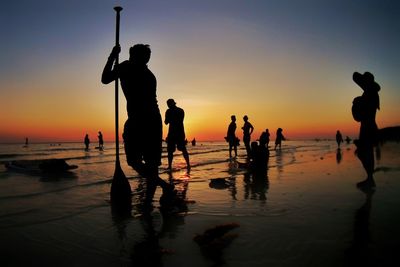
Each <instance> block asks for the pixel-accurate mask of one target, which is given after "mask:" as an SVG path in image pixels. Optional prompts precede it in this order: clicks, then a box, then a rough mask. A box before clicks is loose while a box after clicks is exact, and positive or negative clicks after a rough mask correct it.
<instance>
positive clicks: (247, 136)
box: [242, 115, 254, 158]
mask: <svg viewBox="0 0 400 267" xmlns="http://www.w3.org/2000/svg"><path fill="white" fill-rule="evenodd" d="M243 120H244V125H243V127H242V129H243V143H244V145H245V147H246V152H247V158H250V157H251V148H250V140H251V134H252V133H253V131H254V127H253V125H251V123H250V122H249V118H248V117H247V115H244V117H243Z"/></svg>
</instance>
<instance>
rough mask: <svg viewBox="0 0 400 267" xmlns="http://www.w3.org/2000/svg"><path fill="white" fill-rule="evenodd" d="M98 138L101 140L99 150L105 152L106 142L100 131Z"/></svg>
mask: <svg viewBox="0 0 400 267" xmlns="http://www.w3.org/2000/svg"><path fill="white" fill-rule="evenodd" d="M97 138H98V139H99V149H100V150H103V149H104V140H103V134H102V133H101V132H100V131H99V134H98V135H97Z"/></svg>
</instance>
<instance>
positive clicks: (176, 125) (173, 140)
mask: <svg viewBox="0 0 400 267" xmlns="http://www.w3.org/2000/svg"><path fill="white" fill-rule="evenodd" d="M167 105H168V109H167V111H166V112H165V121H164V123H165V124H166V125H168V124H169V129H168V136H167V151H168V169H170V170H171V169H172V160H173V158H174V152H175V150H176V149H178V150H179V151H182V155H183V157H184V159H185V161H186V165H187V168H190V163H189V154H188V152H187V149H186V143H187V142H186V138H185V128H184V126H183V120H184V118H185V112H184V110H183V109H181V108H180V107H177V106H176V102H175V100H173V99H172V98H170V99H168V100H167Z"/></svg>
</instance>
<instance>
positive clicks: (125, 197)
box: [110, 6, 132, 202]
mask: <svg viewBox="0 0 400 267" xmlns="http://www.w3.org/2000/svg"><path fill="white" fill-rule="evenodd" d="M114 10H115V11H116V12H117V16H116V31H115V45H116V46H118V45H119V20H120V12H121V10H122V7H120V6H116V7H114ZM118 61H119V58H118V55H117V58H116V59H115V66H117V65H118ZM118 82H119V81H118V76H117V78H116V79H115V171H114V177H113V180H112V183H111V192H110V196H111V200H113V201H118V202H119V201H121V200H122V201H130V197H131V193H132V190H131V186H130V184H129V182H128V179H126V176H125V174H124V172H123V171H122V168H121V164H120V162H119V134H118Z"/></svg>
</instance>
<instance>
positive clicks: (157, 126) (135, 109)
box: [101, 44, 173, 207]
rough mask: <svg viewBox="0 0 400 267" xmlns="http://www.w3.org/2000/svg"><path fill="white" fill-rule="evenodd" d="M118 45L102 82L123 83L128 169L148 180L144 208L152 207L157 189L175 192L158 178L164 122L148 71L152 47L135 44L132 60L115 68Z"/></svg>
mask: <svg viewBox="0 0 400 267" xmlns="http://www.w3.org/2000/svg"><path fill="white" fill-rule="evenodd" d="M120 52H121V47H120V46H119V45H117V46H115V47H114V48H113V49H112V51H111V54H110V56H109V57H108V60H107V63H106V65H105V66H104V70H103V73H102V77H101V81H102V83H104V84H108V83H111V82H112V81H114V80H116V79H117V78H119V79H120V81H121V87H122V91H123V92H124V95H125V98H126V102H127V105H126V108H127V113H128V120H127V121H126V122H125V125H124V132H123V135H122V136H123V138H124V147H125V154H126V160H127V163H128V165H129V166H131V167H132V168H133V169H134V170H135V171H137V172H138V173H139V174H140V175H141V176H143V177H145V178H146V182H147V186H146V200H145V203H144V204H145V205H146V206H149V207H151V205H152V200H153V196H154V193H155V191H156V188H157V185H159V186H161V187H162V188H163V192H164V193H171V192H173V186H172V185H170V184H168V183H167V182H165V181H164V180H162V179H161V178H160V177H159V176H158V166H159V165H161V151H162V150H161V149H162V147H161V146H162V119H161V114H160V110H159V108H158V103H157V92H156V88H157V80H156V77H155V76H154V74H153V73H152V72H151V71H150V70H149V68H148V67H147V63H148V62H149V60H150V55H151V50H150V46H149V45H145V44H136V45H134V46H132V47H131V48H130V49H129V60H126V61H124V62H122V63H121V64H119V65H116V66H114V68H113V63H114V61H115V60H116V58H117V56H118V54H119V53H120Z"/></svg>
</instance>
